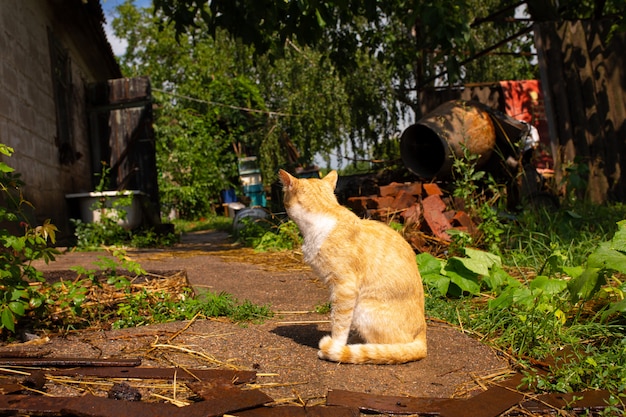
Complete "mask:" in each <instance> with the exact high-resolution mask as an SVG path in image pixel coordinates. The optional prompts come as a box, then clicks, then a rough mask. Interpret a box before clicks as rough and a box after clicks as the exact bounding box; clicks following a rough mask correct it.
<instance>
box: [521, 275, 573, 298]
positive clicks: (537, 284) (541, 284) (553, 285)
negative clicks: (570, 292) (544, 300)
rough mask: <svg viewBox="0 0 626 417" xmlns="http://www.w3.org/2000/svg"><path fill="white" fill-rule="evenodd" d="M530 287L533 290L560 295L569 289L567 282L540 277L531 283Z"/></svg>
mask: <svg viewBox="0 0 626 417" xmlns="http://www.w3.org/2000/svg"><path fill="white" fill-rule="evenodd" d="M529 287H530V288H531V289H533V290H542V291H544V292H546V293H547V294H559V293H560V292H562V291H564V290H565V289H566V288H567V281H564V280H562V279H550V278H548V277H546V276H544V275H539V276H537V277H536V278H535V279H533V280H532V281H531V282H530V285H529Z"/></svg>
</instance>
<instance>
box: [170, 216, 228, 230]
mask: <svg viewBox="0 0 626 417" xmlns="http://www.w3.org/2000/svg"><path fill="white" fill-rule="evenodd" d="M171 223H173V224H174V227H175V228H176V231H177V232H179V233H189V232H199V231H202V230H222V231H226V232H230V231H231V230H232V227H233V219H231V218H230V217H226V216H219V215H211V216H207V217H203V218H201V219H198V220H181V219H174V220H172V221H171Z"/></svg>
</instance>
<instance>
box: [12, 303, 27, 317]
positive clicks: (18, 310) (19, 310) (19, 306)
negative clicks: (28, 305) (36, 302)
mask: <svg viewBox="0 0 626 417" xmlns="http://www.w3.org/2000/svg"><path fill="white" fill-rule="evenodd" d="M9 308H10V309H11V311H12V312H13V313H14V314H15V315H17V316H23V315H24V313H26V309H25V308H24V303H22V302H20V301H12V302H10V303H9Z"/></svg>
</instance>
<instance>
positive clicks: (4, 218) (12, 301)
mask: <svg viewBox="0 0 626 417" xmlns="http://www.w3.org/2000/svg"><path fill="white" fill-rule="evenodd" d="M12 154H13V149H12V148H11V147H9V146H6V145H4V144H1V143H0V155H5V156H6V157H10V156H11V155H12ZM23 185H24V183H23V182H22V180H21V179H20V175H19V174H18V173H16V172H15V170H14V169H13V168H11V167H10V166H9V165H7V164H5V163H4V162H2V161H0V335H2V336H6V335H7V334H8V333H13V332H15V331H16V329H17V328H18V326H19V324H20V323H23V322H25V321H27V320H28V319H29V318H30V317H32V316H36V315H39V314H42V313H43V312H45V311H46V308H47V305H46V298H45V295H44V294H42V293H41V292H40V291H39V288H38V284H39V285H40V284H41V283H42V282H43V281H44V278H43V274H42V273H41V272H40V271H37V270H36V269H35V268H33V266H32V263H33V261H35V260H39V259H41V260H44V261H45V262H46V263H47V262H50V261H53V260H54V257H55V255H57V254H58V251H56V250H55V249H54V248H51V247H48V241H50V242H52V243H54V242H55V235H56V232H57V228H56V227H55V226H54V225H53V224H52V223H51V222H50V221H49V220H46V221H45V222H44V224H42V225H39V226H33V225H31V222H30V219H29V216H28V215H27V211H28V209H29V208H31V204H30V203H29V202H28V201H27V200H25V199H24V196H23V194H22V186H23Z"/></svg>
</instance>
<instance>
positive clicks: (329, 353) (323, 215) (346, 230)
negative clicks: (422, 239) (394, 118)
mask: <svg viewBox="0 0 626 417" xmlns="http://www.w3.org/2000/svg"><path fill="white" fill-rule="evenodd" d="M279 177H280V180H281V182H282V184H283V191H284V203H285V208H286V210H287V214H288V215H289V217H290V218H291V219H292V220H293V221H294V222H295V223H296V224H297V225H298V227H299V228H300V231H301V233H302V235H303V236H304V243H303V245H302V252H303V254H304V260H305V262H306V263H308V264H309V265H310V266H311V267H312V268H313V270H314V271H315V273H316V274H317V275H318V276H319V277H320V278H321V279H323V280H324V281H325V282H326V284H327V285H328V286H329V287H330V301H331V330H332V332H331V335H330V336H324V337H323V338H322V339H321V340H320V343H319V349H320V350H319V352H318V356H319V357H320V358H321V359H326V360H330V361H335V362H342V363H376V364H392V363H404V362H410V361H414V360H418V359H423V358H424V357H426V321H425V318H424V290H423V288H422V279H421V277H420V274H419V271H418V269H417V263H416V261H415V254H414V253H413V250H412V249H411V246H410V245H409V244H408V243H407V242H406V241H405V240H404V239H403V238H402V237H401V236H400V234H399V233H397V232H396V231H394V230H393V229H391V228H390V227H388V226H387V225H385V224H383V223H381V222H378V221H374V220H363V219H361V218H359V217H358V216H356V215H355V214H354V213H352V212H351V211H350V210H348V209H347V208H345V207H343V206H341V205H340V204H339V203H338V202H337V198H336V197H335V194H334V190H335V186H336V185H337V172H336V171H332V172H330V173H329V174H328V175H326V177H324V178H323V179H297V178H295V177H293V176H291V175H290V174H289V173H287V172H286V171H283V170H280V171H279ZM351 329H352V330H355V331H356V332H357V333H358V335H359V336H360V338H361V339H362V340H363V341H364V342H365V343H361V344H348V336H349V333H350V330H351Z"/></svg>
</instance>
